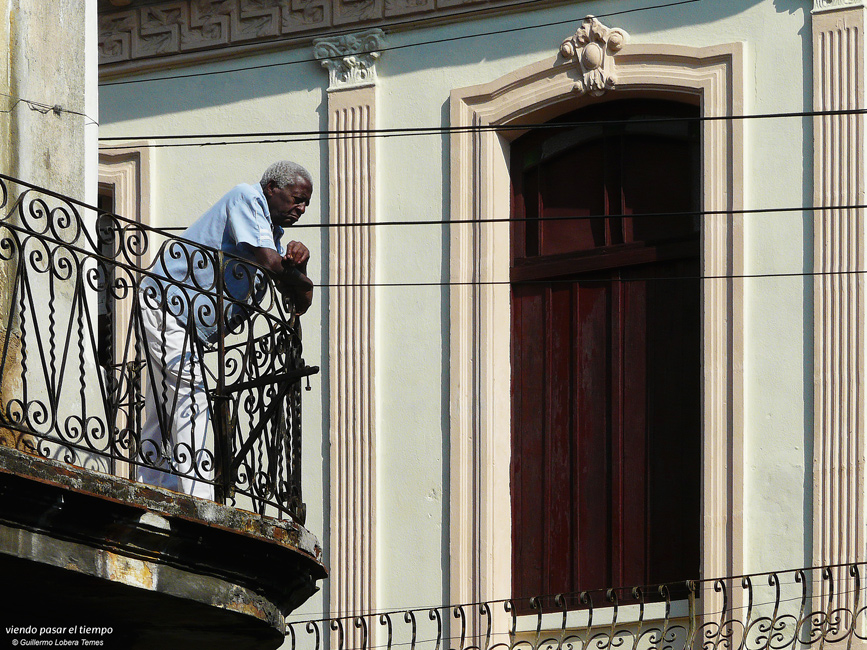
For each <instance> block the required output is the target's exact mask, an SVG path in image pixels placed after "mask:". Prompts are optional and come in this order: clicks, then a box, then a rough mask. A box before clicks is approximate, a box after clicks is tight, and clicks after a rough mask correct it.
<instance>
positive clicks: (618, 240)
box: [99, 0, 867, 617]
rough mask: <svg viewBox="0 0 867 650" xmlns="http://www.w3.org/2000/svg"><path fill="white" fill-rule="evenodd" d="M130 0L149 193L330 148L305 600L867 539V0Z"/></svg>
mask: <svg viewBox="0 0 867 650" xmlns="http://www.w3.org/2000/svg"><path fill="white" fill-rule="evenodd" d="M118 4H119V3H114V4H105V5H100V16H99V42H100V90H99V92H100V132H99V133H100V138H101V149H100V156H101V163H102V167H101V176H100V178H101V181H102V183H103V184H104V186H106V187H108V186H112V187H115V185H113V183H114V181H113V180H112V174H115V175H116V176H117V174H118V173H119V172H118V169H120V167H119V166H122V165H124V164H126V165H127V166H128V169H130V170H131V171H129V172H128V178H130V179H133V181H134V182H132V183H130V184H129V188H128V189H122V190H121V189H118V190H117V196H118V197H119V198H118V200H119V204H118V205H128V206H130V207H129V208H128V209H129V210H139V211H142V210H143V209H144V208H143V207H142V206H146V208H147V216H146V217H143V216H137V215H135V214H134V213H133V212H128V214H127V215H125V216H129V217H131V218H142V219H144V218H146V219H147V220H148V222H149V223H150V225H151V226H156V227H161V228H174V227H183V226H186V225H188V224H189V223H191V222H192V221H193V220H194V219H195V218H196V217H197V216H198V215H199V214H201V213H202V212H203V211H204V210H205V209H206V208H207V207H208V206H209V205H210V204H211V203H212V202H213V201H215V200H216V199H217V198H218V197H219V196H221V195H222V194H223V193H224V192H225V191H227V190H228V189H229V188H231V187H232V186H234V185H235V184H237V183H239V182H255V181H256V180H258V177H259V175H260V174H261V173H262V171H263V170H264V168H265V167H266V166H267V164H268V163H270V162H271V161H273V160H277V159H281V158H289V159H293V160H296V161H297V162H300V163H302V164H304V165H305V166H307V167H308V169H309V170H310V171H311V173H312V174H313V177H314V180H315V188H314V201H313V204H312V206H311V209H310V210H309V211H308V212H307V214H306V215H305V218H304V221H303V223H301V224H298V225H297V226H295V227H294V228H293V230H292V232H291V234H292V238H295V239H299V240H301V241H303V242H305V243H306V244H307V245H308V247H309V248H310V250H311V252H312V256H313V257H312V261H311V277H314V278H315V279H316V280H317V282H318V283H319V285H320V287H319V288H318V290H317V296H316V300H315V304H314V307H313V309H311V311H310V312H309V313H308V315H306V316H305V317H304V319H303V324H304V332H305V346H306V347H305V350H306V352H305V355H306V357H307V360H308V362H309V363H311V364H314V365H319V366H321V367H322V369H323V372H322V374H321V375H320V377H318V378H316V379H314V380H312V382H311V384H312V388H313V390H312V391H311V392H310V393H309V394H308V395H307V400H306V402H305V405H306V406H305V423H306V427H307V433H306V434H305V438H304V443H303V445H304V447H303V455H304V458H305V473H304V476H303V482H304V494H305V500H306V502H307V507H308V520H307V521H308V526H309V527H310V528H311V529H312V530H318V531H322V533H323V537H324V551H325V563H326V565H327V566H328V567H329V569H330V571H331V577H330V580H329V581H328V584H327V586H326V587H325V588H324V589H323V591H322V592H321V596H317V597H316V598H314V599H312V600H311V601H310V602H309V603H308V605H306V606H305V609H304V610H302V615H303V614H305V613H306V614H307V615H309V616H310V617H316V616H321V614H322V613H323V612H326V613H328V614H329V615H332V616H343V615H351V614H353V613H358V612H373V611H383V610H401V609H406V608H410V607H414V606H424V605H438V604H443V603H451V604H459V603H473V602H479V601H484V600H491V599H501V598H510V597H513V596H515V597H517V596H529V595H533V594H534V593H556V592H560V591H575V590H581V589H590V588H592V589H595V588H599V587H606V586H615V587H626V586H632V585H635V584H650V583H656V582H675V581H683V580H686V579H700V578H704V579H709V578H716V577H723V576H737V575H741V574H744V573H750V572H761V571H771V570H778V569H784V568H794V567H801V566H822V565H827V564H834V563H837V562H858V561H863V560H865V559H867V557H865V552H867V549H865V537H864V535H865V533H864V531H865V530H867V510H865V501H864V498H865V496H864V483H865V465H864V460H865V457H864V456H865V440H864V437H865V430H864V427H865V418H864V415H865V410H864V409H865V406H864V404H865V400H864V395H863V382H862V379H861V376H862V374H863V370H864V367H865V362H867V359H865V356H864V355H865V345H864V334H865V326H864V321H863V318H864V309H865V305H864V292H863V286H864V284H863V275H862V274H863V272H864V271H865V265H864V262H865V260H864V259H863V255H864V253H863V250H864V246H863V242H864V235H865V232H864V221H863V210H864V208H863V203H864V201H863V196H864V183H865V180H864V163H863V152H864V141H863V133H864V130H863V115H862V114H861V113H860V111H861V110H862V109H863V108H864V97H863V92H864V82H865V79H864V70H865V67H864V60H865V59H864V43H863V29H864V17H865V6H864V3H863V2H860V1H859V0H847V1H842V0H838V1H832V0H814V1H813V2H808V1H807V0H731V1H727V2H719V1H716V0H695V1H684V2H662V1H659V2H651V1H650V0H629V1H628V2H622V1H620V2H613V1H611V0H591V1H580V2H559V1H547V0H540V1H537V2H533V3H515V2H486V3H474V2H462V3H453V2H446V1H443V2H436V3H434V2H433V1H431V2H420V3H415V2H413V3H405V2H395V3H392V2H364V3H360V2H350V1H344V0H333V1H332V0H326V1H324V2H307V3H296V2H291V3H290V2H289V1H288V0H264V1H258V2H251V1H248V0H228V1H222V2H199V1H197V0H171V1H165V2H159V1H158V2H138V1H136V0H132V1H131V2H129V3H127V4H125V5H124V6H117V5H118ZM131 160H132V161H133V162H132V163H130V162H129V161H131ZM129 165H132V167H129ZM130 197H132V198H130ZM118 211H119V212H121V214H123V212H122V211H121V210H120V209H118Z"/></svg>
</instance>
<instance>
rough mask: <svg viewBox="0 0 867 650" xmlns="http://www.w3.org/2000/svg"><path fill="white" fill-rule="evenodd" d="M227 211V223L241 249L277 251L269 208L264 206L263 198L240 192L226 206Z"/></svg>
mask: <svg viewBox="0 0 867 650" xmlns="http://www.w3.org/2000/svg"><path fill="white" fill-rule="evenodd" d="M226 211H227V214H226V223H227V224H228V227H229V230H230V232H231V234H232V237H233V238H234V240H235V243H236V244H237V245H238V246H239V247H241V248H244V247H255V248H273V249H274V250H277V245H276V243H275V242H274V235H273V234H272V232H271V220H270V219H269V217H268V213H267V206H266V205H263V204H262V200H261V198H259V197H257V196H255V195H252V194H250V193H247V192H238V194H237V196H235V197H233V199H232V200H231V201H229V202H228V203H227V204H226Z"/></svg>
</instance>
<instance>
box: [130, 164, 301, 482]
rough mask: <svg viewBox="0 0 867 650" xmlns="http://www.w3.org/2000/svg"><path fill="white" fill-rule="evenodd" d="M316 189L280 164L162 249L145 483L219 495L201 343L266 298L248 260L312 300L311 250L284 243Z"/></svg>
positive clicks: (152, 298) (150, 297)
mask: <svg viewBox="0 0 867 650" xmlns="http://www.w3.org/2000/svg"><path fill="white" fill-rule="evenodd" d="M312 193H313V181H312V178H311V177H310V173H309V172H308V171H307V170H306V169H304V168H303V167H301V166H300V165H298V164H296V163H293V162H290V161H280V162H276V163H274V164H273V165H271V166H270V167H268V169H266V170H265V173H264V174H263V175H262V180H261V181H260V182H259V184H258V185H247V184H242V185H238V186H237V187H235V188H233V189H232V190H230V191H229V193H228V194H226V195H225V196H224V197H223V198H221V199H220V200H219V201H218V202H217V203H216V204H215V205H214V206H213V207H212V208H211V209H210V210H208V211H207V212H206V213H205V214H204V215H202V216H201V217H200V218H199V219H198V220H197V221H196V222H195V223H194V224H193V225H192V226H190V227H189V228H187V230H185V231H184V233H183V234H182V235H181V239H180V240H174V241H171V242H169V243H167V244H166V245H164V246H163V248H162V249H161V250H160V254H159V260H158V261H157V263H156V264H155V266H154V276H155V277H152V278H148V279H147V280H145V281H144V282H142V289H141V292H140V299H141V314H142V326H143V329H144V332H145V335H146V339H147V355H148V357H149V358H148V369H149V376H148V381H149V389H148V391H147V398H146V404H145V422H144V426H143V427H142V435H141V450H140V453H139V454H138V460H139V462H142V463H144V464H142V465H139V467H138V479H139V481H141V482H143V483H148V484H150V485H157V486H160V487H166V488H169V489H171V490H175V491H177V492H183V493H185V494H191V495H193V496H197V497H202V498H207V499H213V497H214V490H213V486H212V485H211V484H210V483H208V482H207V481H212V480H213V477H214V464H215V463H214V458H213V456H212V454H211V452H210V451H209V450H208V448H207V437H208V431H209V429H210V424H209V413H208V400H207V394H206V392H205V387H204V376H203V368H202V365H201V360H200V358H199V349H200V347H201V345H200V344H204V345H213V344H215V343H217V342H218V339H219V337H220V334H221V332H225V331H226V330H231V329H233V328H234V327H237V326H238V325H239V324H240V323H241V322H243V320H244V319H245V317H246V316H247V311H246V310H245V308H244V305H245V304H252V303H253V302H254V301H255V300H256V299H257V295H258V292H257V291H256V288H257V284H258V280H261V273H260V272H259V271H258V270H256V268H255V267H253V266H251V265H248V264H245V263H244V261H243V260H249V261H252V262H255V263H256V264H258V265H259V266H261V267H264V268H265V269H267V270H268V271H269V272H270V273H271V275H272V277H273V278H274V279H275V280H276V286H277V287H278V288H279V290H280V291H282V292H284V293H285V294H286V295H288V296H289V297H290V298H291V299H292V301H293V303H294V305H295V309H296V312H297V313H299V314H303V313H304V312H306V311H307V309H308V308H309V307H310V303H311V301H312V299H313V283H312V282H311V281H310V279H309V278H308V277H307V261H308V260H309V258H310V252H309V251H308V249H307V247H306V246H304V244H302V243H300V242H297V241H290V242H288V243H287V244H286V245H285V247H284V246H283V245H282V243H281V241H280V240H281V237H282V235H283V229H284V228H285V227H288V226H291V225H293V224H294V223H295V222H296V221H298V219H300V218H301V215H303V214H304V211H305V210H306V208H307V206H308V205H309V204H310V196H311V194H312ZM195 244H200V245H201V246H202V247H203V248H198V247H197V246H196V245H195ZM207 249H217V250H221V251H223V252H224V253H226V254H227V255H226V258H225V259H226V261H225V263H224V269H223V273H222V276H223V292H224V295H225V296H227V297H228V298H229V300H226V301H225V303H226V305H225V308H224V311H223V314H222V315H220V314H218V305H219V302H218V300H217V296H216V294H215V291H216V289H217V287H218V283H217V282H216V277H217V276H216V274H215V272H214V271H215V267H214V263H213V260H214V256H213V254H209V253H208V251H207ZM238 258H240V259H238ZM159 278H165V280H160V279H159ZM221 321H222V322H221ZM164 432H165V434H164Z"/></svg>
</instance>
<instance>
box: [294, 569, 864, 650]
mask: <svg viewBox="0 0 867 650" xmlns="http://www.w3.org/2000/svg"><path fill="white" fill-rule="evenodd" d="M865 571H867V564H865V563H857V564H847V565H834V566H828V567H819V568H807V569H798V570H790V571H780V572H773V573H760V574H754V575H747V576H738V577H730V578H722V579H715V580H697V581H689V582H686V583H679V584H672V585H662V586H654V587H637V588H633V589H607V590H599V591H585V592H580V593H574V594H559V595H556V596H546V597H539V598H530V599H525V600H501V601H492V602H485V603H480V604H472V605H458V606H450V607H433V608H424V609H411V610H405V611H391V612H384V613H365V614H360V615H353V616H341V617H335V618H325V619H316V620H304V621H294V622H292V621H290V622H289V623H288V625H287V629H286V635H287V638H288V640H289V642H290V643H289V645H288V646H287V647H290V648H292V650H322V649H323V648H329V650H373V649H374V648H376V649H379V650H446V649H449V650H650V649H658V650H786V649H789V648H791V649H796V648H857V647H863V646H864V644H865V642H867V602H865V600H867V599H865V596H867V594H865V592H864V588H865V586H864V585H863V584H862V578H863V577H864V574H865Z"/></svg>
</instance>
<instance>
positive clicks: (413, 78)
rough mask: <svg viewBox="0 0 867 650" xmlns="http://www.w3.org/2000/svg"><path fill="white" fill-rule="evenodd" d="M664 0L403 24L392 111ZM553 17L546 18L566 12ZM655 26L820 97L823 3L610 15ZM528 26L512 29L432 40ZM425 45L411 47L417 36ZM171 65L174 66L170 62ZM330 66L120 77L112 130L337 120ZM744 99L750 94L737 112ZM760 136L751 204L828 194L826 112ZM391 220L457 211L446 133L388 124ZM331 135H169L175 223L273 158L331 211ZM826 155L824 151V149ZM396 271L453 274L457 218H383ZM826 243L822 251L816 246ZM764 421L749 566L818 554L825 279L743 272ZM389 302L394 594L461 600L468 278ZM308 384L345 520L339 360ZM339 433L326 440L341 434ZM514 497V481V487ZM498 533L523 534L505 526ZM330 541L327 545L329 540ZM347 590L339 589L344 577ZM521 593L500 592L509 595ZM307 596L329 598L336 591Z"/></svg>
mask: <svg viewBox="0 0 867 650" xmlns="http://www.w3.org/2000/svg"><path fill="white" fill-rule="evenodd" d="M648 4H649V3H647V2H643V1H642V2H639V1H637V0H635V1H632V0H630V1H627V2H617V3H614V2H610V1H606V2H602V1H600V2H586V3H581V4H580V5H579V6H570V7H560V8H556V9H549V10H545V11H540V12H535V13H528V14H525V15H522V16H508V17H498V18H490V19H487V20H484V21H477V22H469V23H464V24H460V25H453V26H441V27H436V28H431V29H427V30H417V31H405V32H398V33H392V34H388V35H387V41H388V46H390V47H394V48H397V49H393V50H386V51H384V52H383V53H382V57H381V58H380V59H379V61H378V62H377V72H378V82H377V92H378V99H377V114H378V118H377V119H378V123H379V126H381V127H384V128H395V127H404V126H443V125H446V124H447V123H448V120H449V108H448V101H449V95H450V92H451V91H452V90H453V89H457V88H463V87H467V86H472V85H476V84H480V83H485V82H490V81H493V80H495V79H497V78H499V77H501V76H503V75H505V74H507V73H509V72H511V71H514V70H516V69H518V68H520V67H523V66H525V65H529V64H532V63H535V62H538V61H540V60H543V59H547V58H550V57H552V56H554V54H555V53H556V51H557V48H558V46H559V44H560V42H561V41H562V40H563V39H564V38H566V37H567V36H570V35H571V34H573V33H574V31H575V29H576V27H577V26H578V24H580V19H581V18H582V17H583V16H584V15H585V14H587V13H592V14H596V15H600V16H601V15H602V14H605V13H608V12H610V11H612V10H617V11H623V10H628V9H631V8H638V7H641V6H647V5H648ZM566 20H569V21H571V22H568V23H566V24H561V25H556V26H548V27H543V28H539V29H521V28H524V27H526V26H527V25H530V24H541V23H547V22H554V21H566ZM602 20H603V21H604V22H605V24H607V25H609V26H611V27H620V28H623V29H625V30H626V31H627V32H629V34H630V35H631V42H632V43H635V44H648V45H653V44H672V45H683V46H692V47H703V46H710V45H717V44H724V43H732V42H744V43H745V45H744V51H745V70H746V75H745V78H744V79H743V80H742V82H743V86H744V97H745V105H744V107H743V111H744V112H746V113H770V112H784V111H801V110H806V109H808V108H809V106H810V92H809V85H808V83H807V80H808V79H809V75H810V74H811V73H810V68H809V57H808V56H807V54H806V53H808V52H809V38H810V17H809V12H808V7H807V3H806V2H803V1H802V0H727V1H726V2H701V3H695V4H691V5H685V6H681V7H678V8H675V9H665V10H655V11H648V12H637V13H626V14H622V15H619V16H611V17H607V18H604V17H603V18H602ZM507 29H514V30H517V31H512V32H509V33H501V34H497V35H491V36H485V37H479V38H468V39H465V40H453V41H450V42H448V43H445V44H438V45H420V46H414V47H413V46H412V45H413V44H414V43H418V42H422V41H429V40H436V39H442V38H453V37H461V36H466V35H470V34H473V33H478V32H482V31H497V30H507ZM404 46H409V47H404ZM309 58H312V57H311V50H310V49H309V48H307V49H300V50H290V51H286V52H279V53H272V54H268V55H262V56H256V57H251V58H246V59H242V60H237V61H234V62H225V63H220V64H217V65H214V66H198V67H194V68H184V69H180V70H177V71H175V72H176V73H178V74H183V73H186V72H192V71H205V70H207V71H211V70H217V69H220V68H223V69H225V68H231V67H236V66H247V65H256V64H265V63H272V62H278V61H287V60H301V59H309ZM162 74H165V73H160V76H161V75H162ZM327 83H328V77H327V75H326V73H325V71H324V70H322V69H320V68H319V66H318V65H317V64H316V63H314V62H309V61H306V62H302V63H299V64H297V65H291V66H283V67H275V68H267V69H264V70H257V71H247V72H242V73H236V74H226V75H216V76H209V77H199V78H196V79H190V80H179V81H160V82H155V83H153V84H135V85H123V86H103V87H102V88H101V106H100V111H101V114H102V126H101V129H100V134H101V136H125V137H130V138H136V139H137V138H143V137H147V136H152V135H160V134H171V133H222V132H238V131H284V130H302V131H316V130H319V129H322V128H324V127H325V120H326V96H325V87H326V86H327ZM736 112H740V111H736ZM744 130H745V134H744V138H743V147H744V159H745V163H744V167H745V168H744V170H743V177H744V178H745V179H746V181H745V183H744V187H743V188H742V192H743V196H742V197H741V201H742V203H743V205H745V206H749V207H752V206H756V207H776V206H800V205H803V204H805V203H809V202H810V199H808V198H805V197H809V196H810V178H811V172H810V162H809V160H810V155H809V152H810V143H811V140H810V137H811V135H810V124H809V123H807V122H805V121H803V120H801V119H787V120H761V121H750V122H748V123H747V124H746V125H745V129H744ZM377 147H378V151H377V180H376V192H377V198H378V208H377V210H378V218H379V219H380V220H384V221H422V220H444V219H448V217H449V192H450V186H449V178H448V168H449V147H448V137H447V136H446V135H425V136H413V137H393V138H384V139H382V140H380V141H378V143H377ZM326 155H327V146H326V143H323V142H298V143H292V144H255V145H252V144H247V145H235V146H221V147H205V148H198V147H186V148H160V149H157V150H156V151H155V163H154V167H155V182H156V186H157V189H156V192H155V196H156V200H155V207H154V210H153V218H154V222H155V225H185V224H188V223H190V222H191V221H192V220H193V219H194V218H195V217H196V216H198V214H200V213H201V212H202V211H203V210H204V209H205V208H207V207H208V205H209V204H210V203H211V202H213V201H214V200H215V199H216V198H217V197H218V196H219V195H220V194H221V193H222V192H224V191H225V190H227V189H228V188H229V187H231V186H232V185H234V184H235V183H237V182H241V181H246V182H254V181H255V180H256V179H257V178H258V174H260V173H261V170H262V169H263V168H264V166H265V165H266V164H267V163H268V162H270V161H271V160H272V159H276V158H281V157H289V158H293V159H295V160H297V161H299V162H301V163H303V164H305V165H307V166H308V167H309V168H310V170H311V172H312V173H313V176H314V179H315V180H316V192H315V195H314V203H313V205H312V206H311V209H310V210H309V211H308V213H307V215H306V216H305V219H304V221H305V223H307V224H313V223H318V222H320V221H322V220H324V219H325V217H326V215H325V210H324V206H326V205H327V204H328V202H327V197H326V195H325V193H326V189H325V188H326V187H327V180H328V179H327V173H328V172H327V160H326ZM805 157H806V158H805ZM810 232H811V221H810V216H809V215H805V214H803V213H795V214H793V215H791V216H790V215H779V214H775V215H765V216H756V215H747V216H746V217H745V218H744V239H745V250H744V259H743V266H744V270H745V271H746V273H747V274H752V273H791V272H794V273H798V272H801V271H803V270H805V269H806V270H808V269H809V268H810V264H811V256H812V254H811V252H808V251H809V249H810V247H811V245H812V244H811V241H812V240H811V235H810V234H809V233H810ZM297 234H298V238H300V239H302V240H303V241H305V242H306V243H307V244H308V245H309V246H310V248H311V250H312V251H313V262H312V266H311V276H312V277H314V278H317V279H319V280H320V281H321V280H322V279H325V278H327V274H326V269H327V264H325V262H324V257H325V255H326V252H327V250H328V246H327V237H328V234H327V231H325V230H317V229H315V228H313V229H303V230H302V229H298V230H297ZM376 236H377V251H376V257H377V262H376V276H377V281H378V282H381V283H414V282H418V283H430V282H434V283H437V282H444V281H447V280H448V278H449V276H450V264H449V261H450V258H449V234H448V229H447V228H446V226H444V225H418V226H383V227H380V228H378V229H377V231H376ZM805 247H806V249H805ZM742 282H743V292H744V313H745V327H744V332H743V335H744V359H745V361H744V374H745V380H744V381H745V396H744V400H743V406H742V410H743V413H742V414H741V415H742V417H743V422H744V424H743V435H744V438H745V449H744V458H743V461H742V464H741V466H739V467H731V471H732V472H734V473H739V474H741V475H742V476H743V479H744V480H743V485H744V493H743V495H742V497H743V499H742V501H743V504H744V507H743V512H735V513H734V516H735V517H736V518H739V519H740V520H741V521H742V522H743V539H742V541H741V542H740V543H741V545H742V549H741V550H742V551H743V556H744V567H743V568H744V570H751V571H753V570H765V569H772V568H783V567H789V566H798V565H803V564H807V563H809V561H810V560H809V557H810V553H809V549H808V545H809V533H808V530H809V526H808V525H807V524H806V523H805V517H806V516H807V514H806V513H808V512H809V502H810V495H809V491H808V489H807V488H806V487H805V485H806V484H807V483H808V482H809V480H808V478H807V477H806V474H805V466H806V463H807V461H805V458H809V454H810V453H811V447H810V443H809V442H807V441H808V440H810V439H811V427H812V410H811V409H812V407H811V403H812V402H811V400H812V397H811V383H812V374H811V373H812V367H811V365H810V364H811V352H810V350H811V345H812V343H811V330H810V320H811V313H812V312H811V310H812V303H811V299H810V290H811V289H810V288H811V285H810V284H809V282H808V281H805V280H804V279H802V278H800V277H794V278H778V279H750V280H743V281H742ZM328 298H329V292H328V291H327V290H324V289H323V290H320V291H319V293H318V295H317V300H316V303H315V305H314V308H313V310H311V312H310V313H309V315H308V316H306V317H305V320H304V326H305V331H304V335H305V349H306V354H305V357H306V359H307V361H308V362H309V363H311V364H314V365H320V366H322V367H327V365H328V360H327V358H326V355H327V349H328V344H327V341H325V340H324V338H323V333H324V332H326V331H327V323H328V321H327V317H328V309H327V305H328ZM375 300H376V330H377V333H376V336H377V339H376V362H375V367H376V386H377V392H376V396H375V398H376V414H377V431H376V454H377V458H376V467H377V481H378V487H377V498H376V503H377V510H376V526H377V528H376V530H377V535H378V537H377V540H376V545H377V566H378V573H377V596H376V602H375V606H376V607H377V609H388V608H403V607H407V606H422V605H428V604H433V603H438V602H441V601H442V599H443V598H447V597H448V596H447V594H448V592H449V575H448V569H447V567H448V553H449V526H448V517H449V507H448V498H449V495H448V493H447V490H448V485H449V453H450V444H452V441H450V439H449V434H450V432H449V424H448V422H449V409H450V400H454V399H456V396H454V395H452V396H450V395H449V394H448V385H449V379H450V369H449V367H448V363H449V361H448V360H449V331H448V318H449V308H450V294H449V292H448V290H447V289H446V288H442V287H438V286H425V287H412V286H409V287H393V286H383V287H380V288H378V289H377V290H376V292H375ZM312 383H313V386H314V390H313V391H312V392H310V393H305V394H304V399H305V402H304V422H305V432H306V433H305V442H304V468H305V475H304V494H305V500H306V501H307V504H308V513H309V516H308V527H309V528H310V529H311V530H312V531H313V532H314V533H315V534H317V535H318V536H320V537H321V538H323V539H326V538H327V531H328V526H327V521H328V516H329V512H328V508H329V505H328V496H327V495H328V494H329V482H328V476H327V467H328V454H329V450H328V448H327V441H328V439H329V423H328V415H327V414H328V403H329V402H328V399H329V396H328V395H327V390H326V388H327V386H328V385H329V378H328V377H327V376H325V375H320V376H319V377H316V378H314V379H313V382H312ZM323 441H326V442H323ZM500 498H502V499H504V500H507V499H508V498H509V495H508V493H507V491H505V490H503V491H502V493H501V494H500ZM498 534H500V535H503V536H508V535H509V531H508V530H506V529H504V530H500V531H498ZM326 553H327V548H326ZM326 589H327V587H326ZM506 595H507V594H502V593H497V594H490V595H489V596H490V597H505V596H506ZM327 596H328V594H327V591H326V594H325V598H324V599H319V600H316V601H315V602H311V603H310V604H308V605H307V606H305V608H304V612H307V613H314V612H321V611H324V609H325V605H324V603H326V602H328V601H327Z"/></svg>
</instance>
